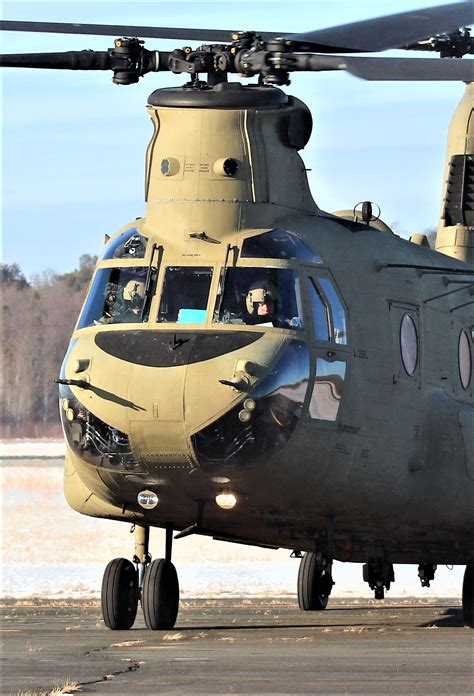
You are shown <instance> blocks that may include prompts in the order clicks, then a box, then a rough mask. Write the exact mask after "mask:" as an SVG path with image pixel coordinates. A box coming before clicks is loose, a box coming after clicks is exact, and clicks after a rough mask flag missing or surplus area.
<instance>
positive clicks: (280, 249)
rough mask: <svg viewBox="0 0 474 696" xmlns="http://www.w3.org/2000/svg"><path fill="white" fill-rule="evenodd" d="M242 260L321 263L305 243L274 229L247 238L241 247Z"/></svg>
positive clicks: (294, 236) (292, 235) (287, 233)
mask: <svg viewBox="0 0 474 696" xmlns="http://www.w3.org/2000/svg"><path fill="white" fill-rule="evenodd" d="M241 257H242V258H248V259H285V260H293V259H294V260H297V261H304V262H306V263H322V259H321V257H320V256H319V254H317V253H316V252H315V251H313V250H312V249H311V248H310V247H309V246H308V245H307V244H306V243H305V242H303V241H302V240H301V239H299V238H298V237H297V236H296V235H294V234H292V233H291V232H287V231H286V230H281V229H275V230H270V231H269V232H264V233H263V234H259V235H256V236H255V237H248V238H247V239H245V240H244V243H243V245H242V253H241Z"/></svg>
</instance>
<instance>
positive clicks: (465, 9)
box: [283, 1, 474, 53]
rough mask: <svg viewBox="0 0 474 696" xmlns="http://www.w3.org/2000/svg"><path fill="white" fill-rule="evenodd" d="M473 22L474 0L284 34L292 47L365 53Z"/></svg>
mask: <svg viewBox="0 0 474 696" xmlns="http://www.w3.org/2000/svg"><path fill="white" fill-rule="evenodd" d="M473 23H474V4H473V3H472V1H470V2H456V3H454V4H452V5H441V6H438V7H426V8H423V9H421V10H411V11H410V12H401V13H399V14H394V15H388V16H386V17H377V18H376V19H368V20H365V21H362V22H354V23H353V24H343V25H340V26H337V27H330V28H329V29H321V30H316V31H309V32H307V33H304V34H288V35H285V36H284V37H283V38H285V39H288V40H291V41H293V42H294V43H295V45H296V47H295V49H294V50H296V51H300V50H304V51H319V52H322V53H339V52H340V53H365V52H373V51H385V50H387V49H389V48H405V47H406V46H407V45H408V44H411V43H415V42H417V41H422V40H423V39H427V38H429V37H431V36H435V35H436V34H445V33H450V32H452V31H455V30H456V29H459V27H462V26H466V25H470V24H473Z"/></svg>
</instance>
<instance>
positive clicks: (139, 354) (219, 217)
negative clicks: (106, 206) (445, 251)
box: [60, 85, 474, 563]
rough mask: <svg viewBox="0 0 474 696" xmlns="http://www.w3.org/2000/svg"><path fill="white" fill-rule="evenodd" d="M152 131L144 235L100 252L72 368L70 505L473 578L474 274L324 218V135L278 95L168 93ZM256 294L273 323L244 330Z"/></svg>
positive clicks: (120, 237)
mask: <svg viewBox="0 0 474 696" xmlns="http://www.w3.org/2000/svg"><path fill="white" fill-rule="evenodd" d="M211 92H212V94H211ZM149 112H150V116H151V119H152V122H153V126H154V134H153V137H152V139H151V142H150V145H149V148H148V151H147V157H146V201H147V208H146V215H145V217H144V218H143V219H140V220H136V221H134V222H133V223H130V224H129V225H127V226H126V227H124V228H123V229H122V230H120V231H119V232H118V233H117V235H116V236H114V237H113V238H112V239H111V240H110V241H109V242H108V243H107V244H106V246H105V247H104V250H103V252H102V255H101V257H100V258H99V262H98V265H97V270H96V273H95V276H94V279H93V280H92V283H91V288H90V291H89V297H88V299H87V300H86V304H85V307H84V310H83V312H82V314H81V317H80V318H79V321H78V324H77V326H76V329H75V332H74V334H73V337H72V340H71V344H70V348H69V350H68V353H67V356H66V358H65V361H64V364H63V369H62V375H61V376H62V378H63V379H65V380H71V381H72V383H71V384H70V385H68V386H67V385H61V387H60V392H61V394H60V396H61V400H60V408H61V415H62V420H63V425H64V430H65V433H66V438H67V444H68V448H67V457H66V465H65V491H66V497H67V499H68V501H69V503H70V505H71V506H72V507H73V508H74V509H76V510H78V511H79V512H82V513H84V514H87V515H93V516H98V517H106V518H111V519H116V520H123V521H129V522H137V523H139V524H146V525H151V526H166V525H170V524H171V525H172V526H173V528H174V529H186V528H188V527H191V526H192V525H196V527H195V529H196V531H197V532H198V533H203V534H208V535H211V536H213V537H216V538H220V539H229V540H240V541H245V542H249V543H254V544H265V545H270V546H275V547H287V548H292V549H301V550H308V551H311V550H315V549H323V550H324V552H325V553H327V554H328V555H329V556H330V557H331V558H336V559H340V560H353V561H365V560H366V558H367V557H368V556H369V555H370V554H372V555H380V556H383V557H385V558H387V559H388V560H389V561H390V562H402V563H403V562H417V563H418V562H425V563H429V562H433V563H463V562H465V561H466V559H468V558H469V557H470V556H471V554H472V551H473V548H472V529H473V526H474V505H473V500H474V454H473V452H474V446H473V432H474V424H473V423H474V422H473V419H474V409H473V387H474V385H473V383H474V379H473V378H472V375H471V372H472V354H473V345H472V330H473V324H474V320H473V316H472V297H471V296H470V294H469V287H470V286H469V282H470V280H472V276H469V275H465V273H466V271H467V270H468V266H467V265H466V263H463V262H462V261H460V260H457V259H455V258H449V257H448V256H445V255H442V254H439V253H437V252H434V251H431V250H429V249H427V248H426V247H424V246H417V245H416V244H413V243H410V242H408V241H405V240H403V239H400V238H399V237H397V236H396V235H394V234H392V233H391V232H389V231H382V230H380V229H376V228H375V227H373V226H371V225H366V224H360V223H356V222H352V221H348V220H345V219H342V218H337V217H334V216H331V215H328V214H327V213H324V212H322V211H321V210H320V209H319V208H318V207H317V205H316V204H315V203H314V201H313V199H312V196H311V193H310V191H309V188H308V184H307V177H306V171H305V167H304V164H303V161H302V159H301V157H300V155H299V154H298V150H300V149H302V148H303V147H304V145H305V144H306V142H307V140H308V138H309V135H310V132H311V117H310V115H309V112H308V110H307V108H306V107H305V106H304V105H303V104H302V103H301V102H299V101H298V100H296V99H293V98H287V97H286V96H285V95H284V94H283V93H282V92H280V91H279V90H277V89H275V88H241V87H239V86H233V87H232V86H230V85H221V86H219V87H218V88H214V89H213V90H207V92H206V90H202V91H199V90H192V89H189V90H159V91H157V92H155V93H153V94H152V95H151V97H150V103H149ZM127 244H128V246H127ZM132 249H133V250H134V251H133V252H132V251H131V250H132ZM452 256H456V254H452ZM440 269H441V270H440ZM252 279H254V280H255V279H257V280H258V281H259V282H260V281H262V282H263V281H265V282H269V283H272V287H274V288H275V290H274V292H275V294H276V295H277V300H278V302H277V304H278V307H279V311H280V312H281V314H282V316H281V317H280V320H279V322H275V323H273V324H271V323H266V322H262V323H259V322H258V321H255V317H254V318H252V317H251V316H249V313H248V312H247V314H246V307H245V303H246V299H247V296H246V293H247V289H248V287H249V286H250V283H251V281H252ZM125 288H126V290H125V291H124V289H125ZM454 290H456V291H455V292H450V291H454ZM283 315H284V316H283ZM143 491H151V492H153V493H155V494H156V495H157V497H158V499H159V502H158V504H157V505H156V507H154V508H153V509H144V508H143V507H141V506H140V504H139V503H138V501H137V496H138V494H139V493H140V492H143ZM219 493H232V494H234V495H235V497H236V499H237V504H236V505H235V507H233V508H232V509H230V510H226V509H222V508H220V507H219V506H218V505H217V504H216V502H215V497H216V496H217V495H218V494H219ZM374 549H375V550H377V551H374Z"/></svg>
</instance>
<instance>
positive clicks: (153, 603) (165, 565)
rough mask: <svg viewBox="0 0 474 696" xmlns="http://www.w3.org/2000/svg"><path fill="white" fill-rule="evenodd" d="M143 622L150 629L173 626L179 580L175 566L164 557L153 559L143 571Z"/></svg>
mask: <svg viewBox="0 0 474 696" xmlns="http://www.w3.org/2000/svg"><path fill="white" fill-rule="evenodd" d="M142 607H143V614H144V616H145V623H146V625H147V626H148V628H151V630H152V631H168V630H170V629H171V628H173V627H174V625H175V623H176V617H177V616H178V608H179V582H178V575H177V573H176V568H175V567H174V565H173V564H172V563H170V562H167V561H166V560H165V559H164V558H157V559H156V560H154V561H153V562H152V563H150V565H149V566H148V568H147V569H146V571H145V577H144V578H143V588H142Z"/></svg>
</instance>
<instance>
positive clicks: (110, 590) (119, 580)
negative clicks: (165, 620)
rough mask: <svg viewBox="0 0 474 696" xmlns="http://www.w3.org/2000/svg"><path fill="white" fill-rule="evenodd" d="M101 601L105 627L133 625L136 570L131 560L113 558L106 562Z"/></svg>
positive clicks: (127, 626) (136, 583)
mask: <svg viewBox="0 0 474 696" xmlns="http://www.w3.org/2000/svg"><path fill="white" fill-rule="evenodd" d="M101 603H102V616H103V618H104V622H105V625H106V626H107V628H110V629H111V630H112V631H122V630H128V629H129V628H131V627H132V626H133V624H134V621H135V617H136V615H137V607H138V572H137V570H136V568H135V566H134V565H133V563H132V562H131V561H129V560H127V559H126V558H114V559H113V561H110V563H108V564H107V566H106V568H105V572H104V578H103V580H102V593H101Z"/></svg>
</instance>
